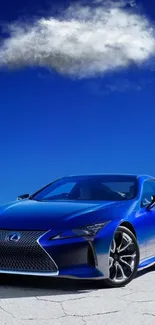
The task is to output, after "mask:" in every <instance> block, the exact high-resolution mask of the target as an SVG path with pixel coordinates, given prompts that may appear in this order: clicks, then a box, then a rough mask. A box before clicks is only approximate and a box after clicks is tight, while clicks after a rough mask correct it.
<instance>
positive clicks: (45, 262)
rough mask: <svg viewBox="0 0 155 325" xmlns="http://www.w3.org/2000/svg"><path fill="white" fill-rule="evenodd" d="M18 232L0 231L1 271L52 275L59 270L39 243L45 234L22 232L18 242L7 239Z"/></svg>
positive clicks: (40, 232)
mask: <svg viewBox="0 0 155 325" xmlns="http://www.w3.org/2000/svg"><path fill="white" fill-rule="evenodd" d="M11 233H16V231H7V230H0V270H1V271H8V272H9V271H13V272H26V273H28V272H29V273H52V272H56V271H57V268H56V266H55V264H54V262H53V261H52V259H51V258H50V257H49V256H48V255H47V253H46V252H45V251H44V250H43V249H42V248H41V247H40V245H39V244H38V243H37V240H38V238H39V237H40V236H41V235H43V234H44V233H45V232H42V231H20V232H19V233H20V235H21V238H20V239H19V240H18V242H14V241H9V240H7V237H8V236H9V235H10V234H11Z"/></svg>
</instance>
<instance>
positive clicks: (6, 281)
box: [0, 268, 155, 325]
mask: <svg viewBox="0 0 155 325" xmlns="http://www.w3.org/2000/svg"><path fill="white" fill-rule="evenodd" d="M0 279H1V282H0V325H5V324H7V325H10V324H11V325H16V324H17V323H18V324H20V325H23V324H24V325H49V324H52V325H69V324H70V325H85V324H89V325H91V324H94V323H96V324H97V325H103V324H104V325H111V324H115V325H124V324H126V325H128V324H136V325H143V324H145V325H149V324H150V325H153V324H154V322H155V288H154V280H155V268H152V269H149V270H147V271H145V272H143V273H142V274H139V276H138V277H137V278H136V279H135V280H133V281H132V282H131V283H130V284H129V285H128V286H126V287H124V288H119V289H106V288H103V287H102V288H100V286H99V283H97V282H96V283H92V282H81V281H77V282H76V281H73V280H62V279H59V280H58V279H48V278H47V279H45V278H32V277H30V278H29V277H26V278H25V277H13V276H1V278H0Z"/></svg>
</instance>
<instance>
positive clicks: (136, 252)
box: [0, 174, 155, 287]
mask: <svg viewBox="0 0 155 325" xmlns="http://www.w3.org/2000/svg"><path fill="white" fill-rule="evenodd" d="M154 208H155V179H154V178H152V177H150V176H136V175H112V174H110V175H107V174H105V175H104V174H103V175H83V176H69V177H63V178H61V179H58V180H56V181H54V182H52V183H50V184H48V185H47V186H45V187H44V188H42V189H41V190H39V191H38V192H36V193H35V194H33V195H28V194H26V195H21V196H19V197H18V200H17V201H15V202H12V203H9V204H7V205H4V206H1V207H0V273H9V274H24V275H39V276H50V277H52V276H54V277H55V276H56V277H67V278H71V277H72V278H78V279H100V280H102V281H104V282H105V283H106V285H108V286H110V287H119V286H124V285H126V284H127V283H129V282H130V281H131V280H132V279H133V278H134V277H135V275H136V273H137V271H138V270H142V269H143V268H146V267H148V266H150V265H152V264H155V209H154Z"/></svg>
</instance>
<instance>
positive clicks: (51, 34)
mask: <svg viewBox="0 0 155 325" xmlns="http://www.w3.org/2000/svg"><path fill="white" fill-rule="evenodd" d="M94 3H95V5H94V6H88V5H74V6H73V5H72V6H70V7H69V8H68V9H67V10H66V11H64V12H63V13H61V16H59V19H58V18H57V19H56V18H54V17H51V18H48V19H47V18H43V19H39V20H36V21H35V22H34V23H33V24H28V23H27V24H25V25H24V23H23V24H22V23H21V22H19V23H18V22H16V24H13V25H11V26H9V33H10V36H9V37H8V38H7V39H5V40H4V43H3V44H2V46H1V48H0V66H1V67H6V66H7V67H11V68H21V67H27V66H42V67H47V68H51V69H55V70H57V71H58V72H59V73H62V74H67V75H71V76H73V77H79V78H86V77H91V76H96V75H100V74H101V75H103V74H104V73H106V72H107V71H109V70H116V69H121V68H124V67H127V66H128V65H130V64H131V63H134V64H137V65H141V64H143V63H145V62H146V61H147V60H149V59H150V58H152V57H153V56H154V53H155V38H154V27H153V26H151V23H150V22H149V20H148V19H147V18H146V17H144V16H142V15H141V14H138V12H137V11H134V8H135V2H134V1H124V0H120V1H119V2H116V1H115V2H112V1H110V0H105V1H103V0H95V1H94ZM126 3H130V7H131V8H130V9H131V10H128V9H125V7H124V4H126Z"/></svg>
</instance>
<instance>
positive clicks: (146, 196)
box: [141, 180, 155, 207]
mask: <svg viewBox="0 0 155 325" xmlns="http://www.w3.org/2000/svg"><path fill="white" fill-rule="evenodd" d="M152 195H155V181H153V180H147V181H145V182H144V185H143V190H142V199H141V205H142V207H144V206H146V205H148V204H149V203H151V201H152V198H151V197H152Z"/></svg>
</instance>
